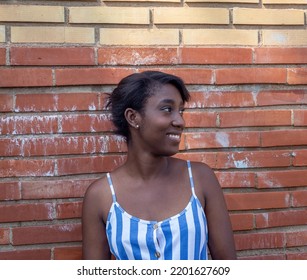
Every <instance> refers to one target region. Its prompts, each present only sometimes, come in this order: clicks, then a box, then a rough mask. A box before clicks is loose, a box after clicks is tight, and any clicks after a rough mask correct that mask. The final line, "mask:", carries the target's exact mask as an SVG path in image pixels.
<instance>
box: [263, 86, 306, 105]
mask: <svg viewBox="0 0 307 280" xmlns="http://www.w3.org/2000/svg"><path fill="white" fill-rule="evenodd" d="M300 104H301V105H305V104H307V91H306V90H274V91H261V92H259V93H258V94H257V105H258V106H273V105H300Z"/></svg>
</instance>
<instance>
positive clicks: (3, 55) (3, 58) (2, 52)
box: [0, 48, 6, 65]
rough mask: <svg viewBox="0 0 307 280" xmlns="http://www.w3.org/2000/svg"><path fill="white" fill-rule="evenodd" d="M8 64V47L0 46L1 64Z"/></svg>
mask: <svg viewBox="0 0 307 280" xmlns="http://www.w3.org/2000/svg"><path fill="white" fill-rule="evenodd" d="M5 64H6V49H5V48H0V65H5Z"/></svg>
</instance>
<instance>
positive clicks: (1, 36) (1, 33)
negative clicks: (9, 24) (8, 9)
mask: <svg viewBox="0 0 307 280" xmlns="http://www.w3.org/2000/svg"><path fill="white" fill-rule="evenodd" d="M0 42H1V43H4V42H5V26H3V25H0Z"/></svg>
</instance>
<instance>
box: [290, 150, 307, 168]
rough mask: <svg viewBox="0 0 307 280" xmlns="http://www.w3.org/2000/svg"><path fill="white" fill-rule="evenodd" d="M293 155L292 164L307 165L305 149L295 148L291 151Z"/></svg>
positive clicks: (306, 151)
mask: <svg viewBox="0 0 307 280" xmlns="http://www.w3.org/2000/svg"><path fill="white" fill-rule="evenodd" d="M293 155H294V160H293V165H294V166H307V150H295V152H293Z"/></svg>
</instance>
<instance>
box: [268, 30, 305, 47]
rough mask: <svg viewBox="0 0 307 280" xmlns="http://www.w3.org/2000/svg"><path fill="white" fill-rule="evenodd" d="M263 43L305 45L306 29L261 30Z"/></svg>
mask: <svg viewBox="0 0 307 280" xmlns="http://www.w3.org/2000/svg"><path fill="white" fill-rule="evenodd" d="M262 40H263V45H271V46H274V45H278V46H303V47H305V46H306V45H307V30H305V29H304V30H293V29H292V30H291V29H288V30H285V29H279V30H277V29H276V30H263V31H262Z"/></svg>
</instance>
